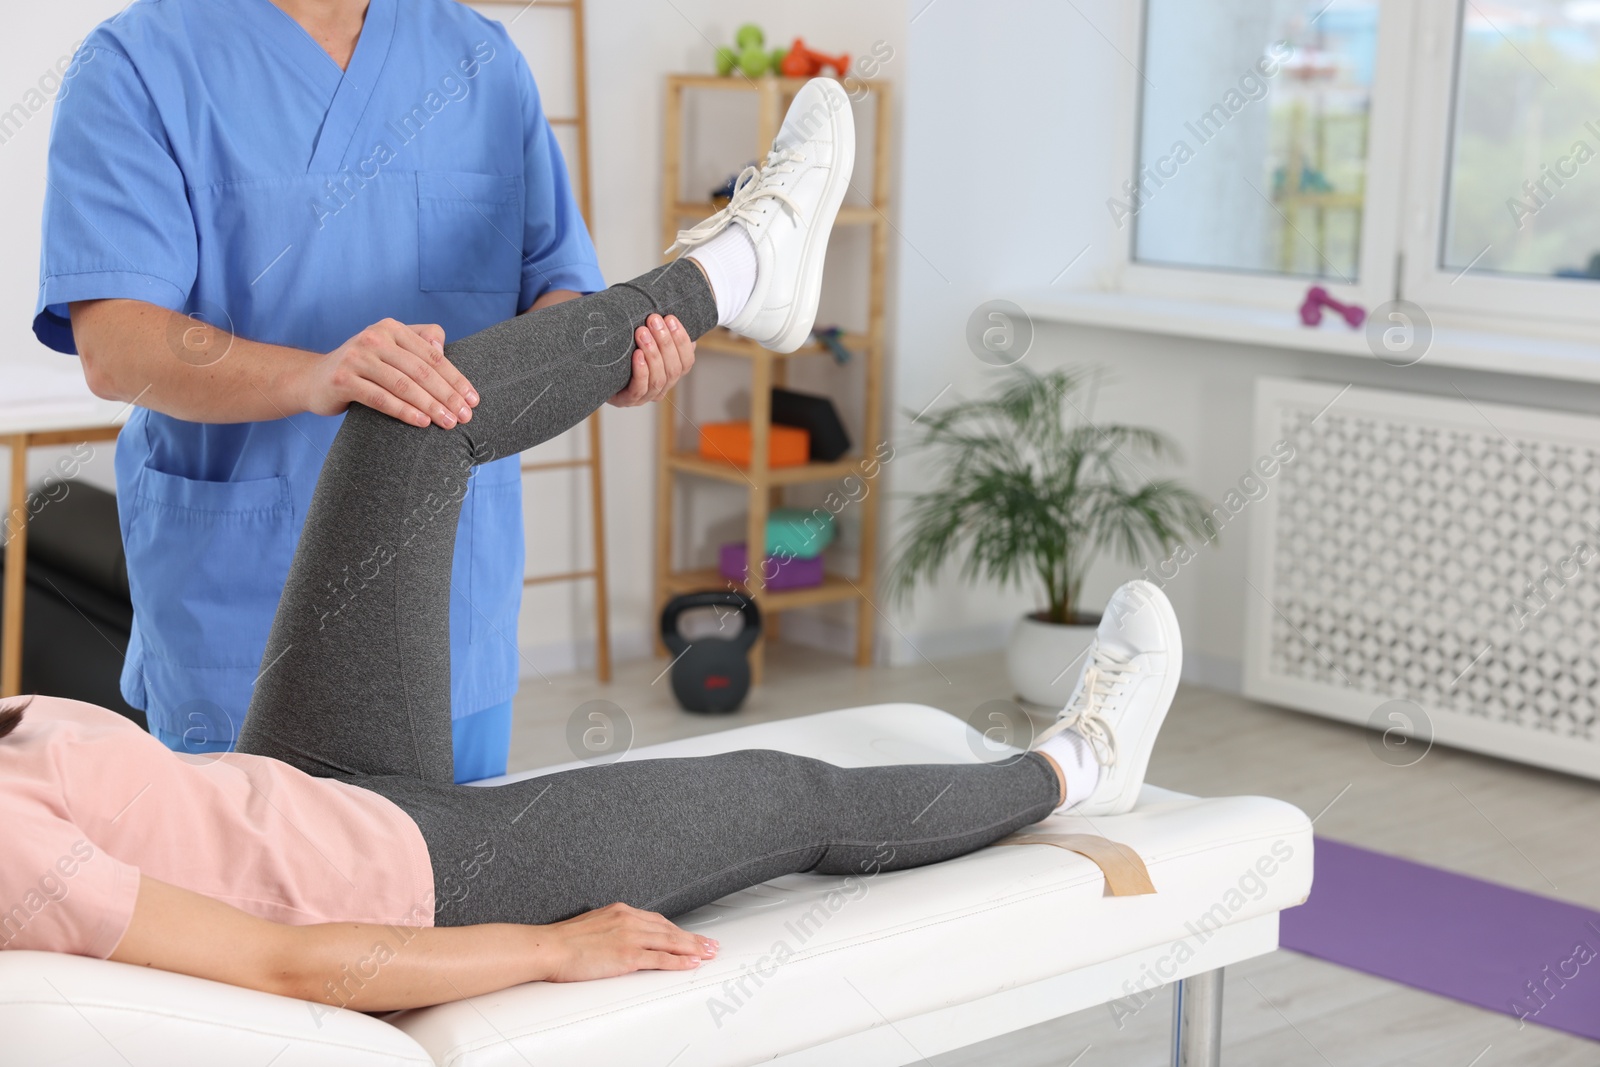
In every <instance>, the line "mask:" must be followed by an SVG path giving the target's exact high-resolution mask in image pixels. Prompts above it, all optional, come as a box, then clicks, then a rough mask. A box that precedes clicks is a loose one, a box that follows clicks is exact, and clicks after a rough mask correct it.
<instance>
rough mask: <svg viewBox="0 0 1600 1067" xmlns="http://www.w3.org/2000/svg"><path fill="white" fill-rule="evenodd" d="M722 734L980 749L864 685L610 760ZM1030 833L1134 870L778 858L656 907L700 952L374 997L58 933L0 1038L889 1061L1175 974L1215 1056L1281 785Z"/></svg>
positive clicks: (314, 1055)
mask: <svg viewBox="0 0 1600 1067" xmlns="http://www.w3.org/2000/svg"><path fill="white" fill-rule="evenodd" d="M975 746H976V747H975ZM742 748H770V749H780V750H783V751H787V752H793V753H797V754H801V755H806V756H814V757H816V758H818V759H823V760H827V761H829V762H832V763H836V764H839V765H841V766H866V765H871V764H895V763H970V762H972V761H973V759H974V758H975V756H974V752H977V751H982V750H983V749H982V742H981V741H978V740H977V735H976V734H974V733H973V732H972V730H971V727H969V726H967V725H966V724H965V723H963V722H962V721H961V720H960V719H958V718H955V717H953V716H951V715H949V714H947V713H945V712H943V711H939V710H937V709H935V708H929V707H920V706H916V705H910V704H884V705H878V706H875V707H865V708H849V709H845V710H843V711H833V712H827V713H824V714H820V715H810V716H806V717H803V718H796V719H789V720H786V721H781V722H773V723H765V724H762V725H757V726H746V727H742V728H739V729H733V730H727V731H724V732H722V733H714V734H709V735H706V736H703V737H697V738H693V739H690V740H684V741H674V742H671V743H669V744H663V745H655V746H652V747H649V748H643V749H638V750H636V751H634V752H632V753H630V754H629V755H628V756H627V757H626V758H628V759H645V758H650V757H658V756H698V755H711V754H714V753H718V752H728V751H733V750H735V749H742ZM574 766H581V764H567V765H565V767H550V768H546V769H544V770H541V771H533V772H530V773H529V774H526V775H519V776H518V777H532V776H535V775H539V774H548V773H550V772H551V771H554V770H562V769H566V767H574ZM1038 830H1044V831H1066V832H1076V833H1088V834H1098V835H1102V836H1104V837H1108V838H1111V839H1112V840H1115V841H1118V842H1121V843H1122V844H1124V845H1126V846H1128V847H1131V848H1132V849H1133V850H1134V851H1136V852H1137V853H1138V854H1139V856H1140V857H1141V858H1142V859H1143V860H1144V863H1145V865H1146V867H1147V868H1148V871H1149V874H1150V879H1151V881H1152V882H1153V883H1154V885H1155V889H1156V892H1155V893H1154V894H1147V895H1138V896H1111V895H1108V891H1107V888H1106V881H1105V878H1104V877H1103V876H1102V874H1101V870H1100V869H1099V868H1098V867H1097V866H1096V865H1095V864H1094V863H1093V862H1091V861H1090V860H1088V859H1086V858H1084V857H1083V856H1081V855H1078V854H1077V853H1074V852H1069V851H1065V850H1064V849H1061V848H1055V847H1051V846H1049V845H1023V846H1020V847H991V848H986V849H982V850H980V851H978V852H975V853H972V854H970V855H967V856H963V857H961V858H959V859H955V860H952V861H950V862H947V863H941V864H935V865H932V866H928V867H922V868H918V869H915V870H908V871H896V872H882V873H879V874H877V875H875V876H869V875H862V876H849V877H834V876H826V877H825V876H816V875H787V876H785V877H782V878H778V879H775V880H773V881H771V882H767V883H765V884H763V885H759V886H754V887H752V888H750V889H746V890H743V891H742V892H739V893H735V894H733V895H731V896H728V897H725V898H723V899H722V900H719V901H716V902H714V903H712V904H709V905H706V906H705V907H703V908H700V909H698V910H697V911H694V912H691V913H689V914H688V915H685V916H682V917H681V918H680V919H679V920H678V922H679V924H680V925H682V926H684V927H686V928H688V929H690V930H694V931H697V932H700V933H704V934H706V935H708V936H714V937H716V938H717V939H718V940H719V941H720V942H721V944H722V950H721V952H720V954H719V955H718V957H717V959H715V960H713V961H711V962H709V963H707V964H704V965H702V966H701V967H700V968H699V969H697V970H694V971H687V972H670V973H669V972H659V971H656V972H640V973H635V974H630V975H624V976H621V977H618V978H609V979H605V980H602V981H594V982H578V983H572V984H543V983H532V984H528V985H523V986H518V987H515V988H512V989H507V990H503V991H501V992H498V993H490V994H485V995H484V996H479V997H473V998H472V999H470V1000H465V1001H461V1002H459V1003H454V1004H445V1005H441V1006H438V1007H433V1008H426V1009H421V1010H416V1011H407V1012H396V1013H393V1014H391V1015H388V1016H384V1017H374V1016H368V1015H363V1014H360V1013H358V1012H353V1011H344V1010H337V1009H333V1008H324V1007H321V1006H317V1005H312V1004H308V1003H305V1002H302V1001H297V1000H291V999H287V998H283V997H277V996H273V995H271V994H267V993H257V992H253V991H250V990H245V989H240V988H237V987H234V986H228V985H223V984H219V983H215V982H210V981H206V980H204V979H199V978H190V977H187V976H185V975H178V974H170V973H167V972H162V971H152V970H148V969H144V968H139V967H132V966H127V965H124V964H118V963H110V962H106V961H102V960H94V959H88V958H84V957H80V956H65V955H57V954H53V953H37V952H0V1061H3V1062H5V1063H16V1064H27V1065H29V1067H33V1065H38V1064H51V1065H62V1067H65V1065H90V1064H93V1065H100V1064H107V1065H117V1067H124V1065H133V1067H145V1065H147V1064H148V1065H151V1067H157V1065H159V1067H219V1065H227V1067H245V1065H259V1067H268V1065H270V1067H322V1065H329V1067H335V1065H337V1067H357V1065H372V1067H377V1065H380V1064H383V1065H394V1064H417V1065H431V1064H439V1065H450V1067H609V1065H632V1064H641V1065H649V1067H669V1065H670V1067H732V1065H736V1064H755V1063H776V1064H782V1065H784V1067H802V1065H804V1067H856V1065H885V1067H886V1065H898V1064H911V1063H919V1062H921V1061H922V1060H923V1059H925V1058H927V1057H930V1056H934V1055H937V1054H938V1053H941V1052H945V1051H947V1050H950V1049H954V1048H959V1047H961V1046H963V1045H969V1044H972V1043H973V1042H977V1041H983V1040H986V1039H988V1038H992V1037H996V1036H998V1035H1000V1034H1004V1033H1008V1032H1010V1031H1013V1030H1018V1029H1021V1028H1023V1027H1027V1026H1033V1025H1035V1024H1037V1023H1041V1022H1044V1021H1046V1020H1049V1019H1053V1018H1056V1017H1058V1016H1062V1015H1066V1014H1068V1013H1070V1012H1075V1011H1080V1010H1082V1009H1084V1008H1089V1007H1094V1006H1097V1005H1101V1004H1111V1005H1113V1007H1114V1008H1115V1007H1116V1005H1117V1004H1119V1003H1120V1004H1125V1005H1128V1006H1130V1007H1129V1010H1132V1009H1133V1008H1136V1007H1141V1006H1144V1005H1147V1004H1148V1003H1149V999H1150V998H1149V992H1150V991H1152V990H1155V989H1157V988H1159V987H1160V986H1161V985H1162V984H1164V983H1169V982H1176V983H1178V984H1177V986H1176V987H1175V990H1174V997H1175V1010H1174V1012H1173V1017H1174V1027H1175V1032H1174V1037H1173V1050H1174V1051H1173V1062H1174V1064H1175V1065H1178V1067H1215V1065H1216V1064H1218V1063H1220V1062H1221V1055H1220V1044H1221V1027H1222V968H1223V967H1225V966H1227V965H1229V964H1232V963H1237V962H1239V961H1242V960H1246V959H1250V958H1251V957H1254V956H1260V955H1263V954H1265V953H1268V952H1271V951H1273V950H1274V949H1275V948H1277V945H1278V913H1279V912H1280V911H1281V910H1283V909H1284V908H1288V907H1293V906H1294V905H1296V904H1299V903H1301V902H1303V901H1304V900H1305V898H1306V895H1307V894H1308V893H1309V892H1310V888H1311V870H1312V843H1311V825H1310V822H1309V820H1308V819H1307V818H1306V816H1305V815H1304V814H1303V813H1302V812H1301V811H1300V810H1299V809H1297V808H1295V807H1293V806H1291V805H1289V804H1286V803H1284V802H1282V801H1278V800H1271V799H1266V798H1263V797H1219V798H1215V799H1199V798H1196V797H1191V796H1185V795H1183V794H1179V793H1172V792H1168V791H1167V790H1164V789H1158V788H1155V787H1153V786H1146V787H1145V789H1144V792H1143V793H1142V794H1141V795H1140V798H1139V804H1138V806H1137V808H1135V810H1133V811H1132V812H1130V813H1128V814H1126V815H1119V816H1114V817H1109V818H1103V819H1095V820H1088V819H1082V818H1077V817H1073V816H1071V815H1061V816H1052V817H1051V818H1050V819H1047V820H1045V822H1044V823H1042V824H1040V825H1039V826H1038V827H1034V828H1030V832H1032V831H1038ZM595 832H596V833H604V832H605V829H604V827H598V826H597V827H596V829H595ZM383 859H384V857H372V861H373V862H382V861H383Z"/></svg>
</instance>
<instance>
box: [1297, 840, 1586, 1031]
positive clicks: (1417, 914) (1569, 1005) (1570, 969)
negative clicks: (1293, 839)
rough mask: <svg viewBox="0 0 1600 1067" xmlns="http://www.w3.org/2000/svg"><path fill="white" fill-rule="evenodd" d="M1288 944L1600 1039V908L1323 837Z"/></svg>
mask: <svg viewBox="0 0 1600 1067" xmlns="http://www.w3.org/2000/svg"><path fill="white" fill-rule="evenodd" d="M1316 856H1317V873H1316V880H1315V882H1314V883H1313V884H1312V888H1311V899H1310V900H1308V901H1306V903H1305V904H1304V905H1302V906H1301V907H1298V908H1290V909H1289V910H1288V911H1285V912H1284V913H1283V918H1282V926H1281V928H1280V931H1281V932H1280V934H1279V940H1280V942H1281V943H1282V945H1283V947H1284V948H1288V949H1293V950H1295V951H1296V952H1304V953H1306V954H1307V955H1311V956H1316V957H1319V958H1320V959H1325V960H1328V961H1330V962H1332V963H1339V964H1343V965H1344V966H1346V967H1353V968H1355V969H1356V970H1358V971H1365V972H1367V973H1368V974H1375V975H1377V976H1379V977H1380V978H1388V979H1390V980H1392V981H1396V982H1401V983H1403V984H1405V985H1409V986H1415V987H1416V988H1418V989H1426V990H1428V991H1429V992H1431V993H1438V994H1441V995H1443V996H1447V997H1453V998H1454V999H1456V1000H1462V1001H1465V1002H1467V1003H1468V1004H1476V1005H1478V1006H1479V1007H1481V1008H1488V1009H1490V1010H1491V1011H1498V1012H1503V1013H1505V1014H1507V1015H1514V1016H1517V1017H1519V1018H1525V1019H1527V1020H1528V1021H1529V1022H1533V1023H1540V1024H1542V1025H1544V1026H1549V1027H1552V1028H1554V1029H1557V1030H1565V1031H1566V1032H1568V1033H1571V1034H1578V1035H1579V1036H1581V1037H1588V1038H1595V1039H1597V1040H1600V912H1596V911H1591V910H1590V909H1588V908H1581V907H1579V906H1577V905H1576V904H1567V903H1564V902H1562V901H1559V900H1551V899H1550V898H1549V897H1541V896H1537V895H1535V894H1533V893H1524V892H1522V891H1521V890H1519V889H1510V888H1508V887H1506V886H1502V885H1495V884H1494V883H1493V882H1485V881H1481V880H1480V879H1477V878H1468V877H1467V876H1466V875H1463V874H1453V873H1451V872H1450V871H1443V870H1440V869H1439V868H1437V867H1428V866H1424V865H1423V864H1420V863H1412V862H1411V861H1410V860H1403V859H1399V858H1397V857H1395V856H1386V855H1384V854H1383V853H1381V852H1370V851H1368V850H1367V849H1364V848H1356V847H1355V846H1354V845H1345V844H1340V843H1339V842H1338V841H1329V840H1328V839H1327V838H1323V837H1319V838H1317V844H1316Z"/></svg>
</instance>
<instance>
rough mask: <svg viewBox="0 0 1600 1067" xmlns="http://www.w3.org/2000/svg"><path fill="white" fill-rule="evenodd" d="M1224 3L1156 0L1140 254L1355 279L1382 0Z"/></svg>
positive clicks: (1134, 201) (1140, 191) (1150, 36)
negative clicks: (1380, 1)
mask: <svg viewBox="0 0 1600 1067" xmlns="http://www.w3.org/2000/svg"><path fill="white" fill-rule="evenodd" d="M1217 6H1218V5H1215V4H1196V3H1194V2H1193V0H1150V3H1149V5H1148V9H1147V15H1146V29H1145V47H1144V64H1143V67H1144V70H1145V71H1146V72H1158V73H1156V74H1155V77H1154V79H1153V80H1152V81H1151V82H1149V83H1147V84H1146V85H1145V86H1144V93H1143V106H1142V109H1141V110H1142V114H1141V116H1140V125H1139V128H1140V137H1139V168H1138V170H1139V174H1140V176H1141V178H1142V179H1144V180H1143V181H1142V182H1141V183H1140V185H1139V187H1138V188H1136V189H1129V190H1128V192H1129V194H1130V204H1129V207H1130V213H1131V214H1133V217H1134V235H1133V248H1134V259H1135V260H1136V261H1138V262H1141V263H1152V264H1165V265H1170V266H1186V267H1202V268H1210V269H1222V270H1236V271H1267V272H1272V273H1278V274H1289V275H1299V276H1305V277H1309V278H1333V279H1337V280H1340V281H1345V282H1352V281H1354V280H1355V279H1356V277H1357V276H1358V275H1359V274H1360V249H1361V221H1362V203H1363V199H1364V195H1365V185H1366V167H1367V126H1368V116H1369V113H1370V111H1371V107H1372V79H1373V68H1374V65H1375V62H1376V53H1377V29H1378V6H1377V3H1376V2H1374V0H1367V2H1359V0H1346V2H1345V3H1342V4H1338V5H1329V4H1328V3H1327V0H1280V2H1277V3H1260V2H1258V0H1257V2H1245V0H1236V2H1233V3H1230V4H1226V5H1223V7H1224V8H1225V9H1226V10H1224V11H1223V12H1221V13H1220V16H1219V12H1218V11H1217ZM1147 76H1148V75H1147ZM1180 174H1181V176H1182V180H1181V181H1178V180H1175V179H1177V178H1178V177H1179V175H1180ZM1135 206H1136V207H1137V211H1136V212H1134V211H1132V208H1134V207H1135Z"/></svg>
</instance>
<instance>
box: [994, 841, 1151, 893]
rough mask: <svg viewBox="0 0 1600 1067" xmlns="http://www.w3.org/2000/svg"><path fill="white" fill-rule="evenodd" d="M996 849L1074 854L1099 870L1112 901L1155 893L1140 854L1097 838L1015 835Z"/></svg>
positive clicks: (1000, 842)
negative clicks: (1037, 849) (1048, 849)
mask: <svg viewBox="0 0 1600 1067" xmlns="http://www.w3.org/2000/svg"><path fill="white" fill-rule="evenodd" d="M995 845H996V846H999V845H1054V846H1055V847H1056V848H1064V849H1066V850H1067V851H1068V852H1076V853H1077V854H1078V855H1080V856H1083V857H1084V858H1085V859H1087V860H1089V861H1090V862H1091V863H1093V864H1094V865H1095V866H1096V867H1099V868H1100V873H1101V874H1103V875H1105V877H1106V888H1107V889H1108V890H1110V892H1111V895H1112V896H1114V897H1137V896H1143V895H1144V894H1146V893H1154V892H1155V891H1156V887H1155V885H1154V884H1153V883H1152V882H1151V881H1150V872H1149V871H1148V870H1146V869H1145V865H1144V860H1142V859H1140V858H1139V854H1138V853H1137V852H1135V851H1134V850H1133V849H1131V848H1129V847H1128V846H1127V845H1124V844H1121V843H1119V842H1116V841H1111V840H1108V839H1106V838H1104V837H1101V836H1100V835H1099V834H1054V833H1031V834H1030V833H1015V834H1012V835H1011V836H1010V837H1007V838H1004V839H1003V840H1000V841H996V842H995Z"/></svg>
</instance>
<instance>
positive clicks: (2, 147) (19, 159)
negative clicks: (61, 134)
mask: <svg viewBox="0 0 1600 1067" xmlns="http://www.w3.org/2000/svg"><path fill="white" fill-rule="evenodd" d="M123 6H124V5H123V4H122V3H120V2H118V0H75V2H74V3H72V4H71V5H61V6H57V5H45V4H9V5H7V9H6V12H5V30H6V32H5V33H4V34H0V112H7V111H10V110H11V109H12V107H13V106H14V105H18V104H20V105H22V106H23V107H24V108H25V109H27V110H29V111H30V112H31V114H30V116H29V118H28V119H27V121H26V122H24V123H22V125H21V128H20V129H18V130H16V132H15V133H10V134H9V136H8V137H7V139H6V140H5V143H3V144H0V204H4V205H5V210H4V211H0V396H3V395H4V393H5V391H6V383H7V381H8V380H11V379H10V376H12V375H15V374H16V373H17V370H18V368H19V365H27V366H28V367H30V368H32V369H35V371H36V372H37V371H40V370H42V371H44V372H45V373H49V374H51V375H62V376H66V375H69V374H72V373H76V366H77V363H76V360H75V359H74V358H72V357H69V356H63V355H60V354H58V353H56V352H52V351H51V350H50V349H48V348H46V347H45V346H44V345H42V344H40V343H39V342H38V341H37V340H36V339H35V338H34V336H33V304H34V300H35V299H36V298H37V296H38V293H39V212H40V209H41V208H42V207H43V205H44V189H45V182H44V172H45V150H46V148H47V147H48V146H49V143H50V117H51V114H52V112H53V108H54V102H55V93H56V90H57V89H58V88H59V84H60V83H59V79H57V78H55V77H54V74H55V70H56V65H57V63H58V61H60V60H61V59H62V58H63V57H67V56H71V55H72V53H73V50H74V47H75V46H76V45H77V44H78V42H79V41H81V40H82V39H83V37H84V35H85V34H87V33H88V32H89V31H90V30H91V29H93V28H94V26H95V25H96V24H97V23H99V22H100V21H101V20H102V19H105V18H107V17H109V16H111V15H113V14H115V13H116V12H117V11H118V10H120V9H121V8H122V7H123ZM40 105H42V106H40ZM11 129H12V126H11V125H10V124H9V123H8V124H7V126H6V130H7V131H10V130H11ZM94 449H95V452H94V458H93V459H92V460H90V461H89V462H88V463H86V464H84V465H83V467H82V473H81V474H80V475H79V477H82V478H83V479H85V480H86V481H88V482H90V483H92V484H95V485H100V486H104V487H105V488H108V489H109V488H111V487H112V485H113V484H114V480H115V478H114V475H113V473H112V469H111V452H112V449H111V446H110V445H109V444H97V445H95V446H94ZM66 451H67V450H65V449H60V450H57V449H39V450H37V451H35V452H34V453H33V454H32V456H30V458H29V463H28V474H29V480H30V483H31V482H33V481H35V480H37V479H39V478H41V477H43V476H44V475H45V473H46V472H47V471H49V470H50V468H51V467H52V466H53V465H54V464H55V463H56V462H57V460H58V459H59V458H60V457H61V456H62V455H64V454H65V452H66ZM9 472H10V461H9V457H8V459H7V464H6V467H5V469H4V470H3V471H0V492H4V493H9V492H10V479H9ZM0 499H9V498H8V497H0Z"/></svg>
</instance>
